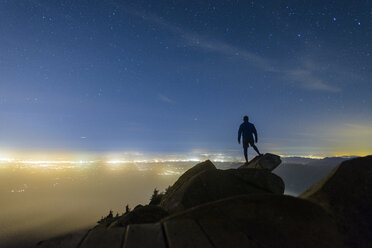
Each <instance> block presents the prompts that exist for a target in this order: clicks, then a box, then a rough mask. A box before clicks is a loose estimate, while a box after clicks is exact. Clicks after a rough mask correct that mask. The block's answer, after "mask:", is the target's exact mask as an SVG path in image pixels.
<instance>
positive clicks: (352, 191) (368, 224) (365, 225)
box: [300, 156, 372, 247]
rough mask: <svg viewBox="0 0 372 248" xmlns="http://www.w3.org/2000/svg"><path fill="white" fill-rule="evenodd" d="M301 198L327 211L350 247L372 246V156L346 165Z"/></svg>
mask: <svg viewBox="0 0 372 248" xmlns="http://www.w3.org/2000/svg"><path fill="white" fill-rule="evenodd" d="M300 197H301V198H303V199H306V200H309V201H312V202H314V203H316V204H319V205H320V206H322V207H323V208H324V209H326V210H327V211H328V212H329V213H330V214H331V215H332V216H333V217H334V218H335V219H336V221H337V223H338V225H339V227H340V229H341V230H342V232H343V233H344V235H345V236H346V238H347V244H348V245H349V246H351V247H368V246H370V245H371V244H372V235H371V234H372V156H367V157H362V158H355V159H351V160H347V161H345V162H342V163H341V164H340V165H339V166H337V167H336V168H335V169H333V171H332V172H331V173H330V174H329V175H328V176H326V177H325V178H323V179H322V180H320V181H319V182H318V183H316V184H315V185H313V186H312V187H311V188H309V189H308V190H307V191H305V192H304V193H302V194H301V195H300Z"/></svg>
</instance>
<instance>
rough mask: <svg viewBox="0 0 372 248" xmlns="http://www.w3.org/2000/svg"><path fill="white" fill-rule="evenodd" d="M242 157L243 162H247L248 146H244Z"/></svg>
mask: <svg viewBox="0 0 372 248" xmlns="http://www.w3.org/2000/svg"><path fill="white" fill-rule="evenodd" d="M244 157H245V162H247V163H248V146H244Z"/></svg>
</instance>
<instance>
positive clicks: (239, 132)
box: [238, 125, 243, 144]
mask: <svg viewBox="0 0 372 248" xmlns="http://www.w3.org/2000/svg"><path fill="white" fill-rule="evenodd" d="M242 131H243V128H242V126H241V125H240V127H239V131H238V143H239V144H240V137H241V136H242Z"/></svg>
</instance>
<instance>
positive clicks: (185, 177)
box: [160, 160, 217, 205]
mask: <svg viewBox="0 0 372 248" xmlns="http://www.w3.org/2000/svg"><path fill="white" fill-rule="evenodd" d="M206 170H217V169H216V166H214V164H213V163H212V162H211V161H210V160H206V161H204V162H202V163H199V164H197V165H195V166H193V167H192V168H190V169H188V170H187V171H186V172H185V173H183V174H182V176H180V177H179V178H178V179H177V181H176V182H175V183H174V184H173V185H172V186H171V187H169V188H168V189H167V191H166V193H165V194H164V196H162V199H161V202H160V205H163V204H164V202H166V201H169V200H170V199H171V198H173V195H174V193H175V192H177V191H178V189H179V188H180V187H182V185H183V184H184V183H186V182H188V181H189V180H190V179H191V178H192V177H193V176H195V175H197V174H199V173H200V172H203V171H206Z"/></svg>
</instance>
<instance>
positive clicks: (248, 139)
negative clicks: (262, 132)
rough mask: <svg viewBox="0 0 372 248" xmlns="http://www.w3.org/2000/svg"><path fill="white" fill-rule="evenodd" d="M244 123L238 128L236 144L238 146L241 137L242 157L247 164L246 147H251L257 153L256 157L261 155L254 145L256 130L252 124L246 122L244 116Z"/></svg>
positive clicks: (246, 119) (246, 118)
mask: <svg viewBox="0 0 372 248" xmlns="http://www.w3.org/2000/svg"><path fill="white" fill-rule="evenodd" d="M243 120H244V122H243V123H242V124H241V125H240V127H239V132H238V142H239V144H240V137H241V136H243V148H244V157H245V161H246V162H247V163H248V147H249V145H251V146H252V147H253V149H254V150H255V151H256V152H257V153H258V155H261V153H260V152H259V151H258V148H257V146H256V145H255V144H254V143H255V141H256V143H257V130H256V128H255V127H254V125H253V124H252V123H250V122H249V121H248V120H249V119H248V116H244V118H243ZM253 134H254V138H255V139H254V140H253Z"/></svg>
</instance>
